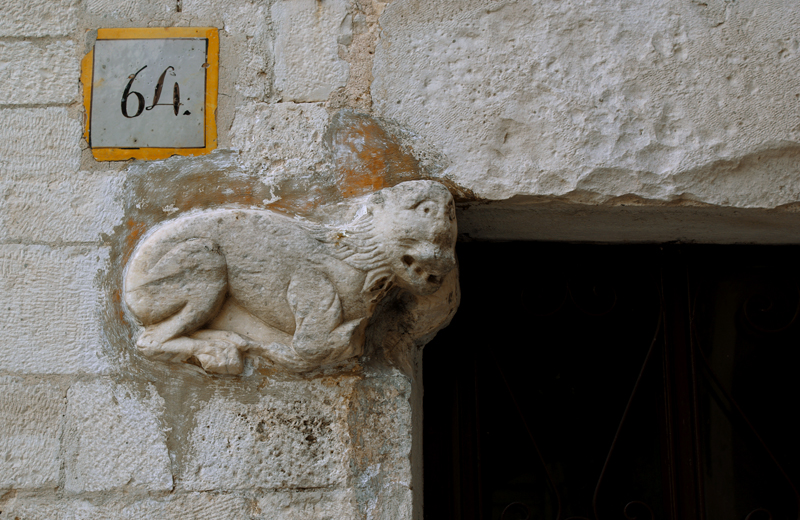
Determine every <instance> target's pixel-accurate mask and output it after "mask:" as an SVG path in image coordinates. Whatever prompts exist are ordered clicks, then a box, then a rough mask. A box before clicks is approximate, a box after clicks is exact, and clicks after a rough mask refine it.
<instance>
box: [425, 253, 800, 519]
mask: <svg viewBox="0 0 800 520" xmlns="http://www.w3.org/2000/svg"><path fill="white" fill-rule="evenodd" d="M459 257H460V262H461V269H462V289H463V300H462V308H461V309H460V310H459V313H458V314H457V316H456V318H455V319H454V321H453V323H452V325H451V326H450V327H449V328H448V329H446V330H445V331H443V332H442V333H440V335H439V336H438V337H437V338H436V339H435V340H434V342H432V343H431V344H430V345H428V346H427V347H426V351H425V359H424V387H425V402H424V406H425V412H424V452H425V453H424V458H425V492H424V497H425V516H426V518H431V519H434V518H435V519H441V518H454V519H476V520H477V519H481V520H488V519H500V520H517V519H531V520H533V519H543V520H569V519H572V520H578V519H580V520H605V519H627V520H633V519H637V520H650V519H652V520H661V519H664V520H667V519H669V520H701V519H702V520H733V519H742V520H744V519H746V520H762V519H763V520H767V519H774V520H779V519H792V520H796V519H798V518H800V495H798V491H797V486H798V482H800V448H798V442H797V439H798V438H800V428H798V426H797V425H796V424H797V423H798V422H799V421H797V420H796V419H795V416H796V415H798V411H797V410H796V408H797V405H798V404H799V403H800V377H798V376H797V375H796V374H797V371H798V368H800V363H799V362H800V323H798V320H797V317H798V314H800V289H798V279H800V276H798V275H797V274H796V271H797V266H798V265H800V248H796V247H779V248H775V247H773V248H770V247H742V246H736V247H730V246H578V245H554V244H532V243H517V244H485V243H484V244H463V245H461V246H460V249H459Z"/></svg>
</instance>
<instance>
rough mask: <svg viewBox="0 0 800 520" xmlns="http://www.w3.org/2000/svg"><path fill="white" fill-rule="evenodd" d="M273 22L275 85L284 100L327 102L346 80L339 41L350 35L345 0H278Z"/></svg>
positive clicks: (350, 36)
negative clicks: (321, 0) (323, 0)
mask: <svg viewBox="0 0 800 520" xmlns="http://www.w3.org/2000/svg"><path fill="white" fill-rule="evenodd" d="M272 19H273V23H274V25H275V33H276V36H275V88H276V89H277V90H278V92H279V94H280V95H281V96H282V99H283V101H299V102H313V101H325V100H327V99H328V96H329V95H330V93H331V92H333V91H334V90H336V89H337V88H339V87H343V86H344V85H345V84H346V83H347V76H348V71H349V67H348V65H347V62H345V61H344V60H343V59H341V58H339V41H340V40H342V41H345V42H347V41H349V39H352V24H351V18H350V16H349V15H348V14H347V2H346V1H345V0H326V1H325V2H319V1H317V0H279V1H277V2H275V3H274V4H272Z"/></svg>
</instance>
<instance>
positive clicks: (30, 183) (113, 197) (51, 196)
mask: <svg viewBox="0 0 800 520" xmlns="http://www.w3.org/2000/svg"><path fill="white" fill-rule="evenodd" d="M121 182H122V177H121V176H120V175H117V174H115V173H114V172H97V171H89V172H83V171H82V172H78V173H69V174H53V175H47V176H45V175H20V176H16V177H14V178H9V179H5V180H0V201H2V204H1V205H0V240H2V241H15V242H49V243H62V242H97V241H99V240H100V238H101V236H100V235H101V234H103V233H106V234H110V233H111V232H112V231H113V228H114V226H115V225H118V224H120V222H121V221H122V217H123V213H122V207H121V204H120V202H119V200H118V199H117V196H118V195H119V190H120V184H121Z"/></svg>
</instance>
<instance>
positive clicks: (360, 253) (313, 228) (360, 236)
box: [299, 211, 389, 272]
mask: <svg viewBox="0 0 800 520" xmlns="http://www.w3.org/2000/svg"><path fill="white" fill-rule="evenodd" d="M299 224H300V226H301V227H302V228H303V229H305V230H306V231H307V232H308V233H309V234H310V235H311V237H312V238H314V239H315V240H317V241H318V242H321V243H322V244H325V245H326V246H327V248H328V250H329V251H330V253H331V254H332V255H333V256H334V258H337V259H339V260H342V261H343V262H345V263H346V264H347V265H349V266H351V267H354V268H355V269H358V270H359V271H365V272H369V271H374V270H376V269H380V270H383V269H385V268H386V267H387V264H388V260H389V258H388V254H387V252H386V250H385V248H384V247H382V244H381V241H380V240H379V239H378V237H376V236H375V217H374V215H373V214H372V212H371V211H366V212H363V214H360V215H358V216H357V217H356V218H355V219H353V220H352V221H351V222H348V223H347V224H344V225H340V226H330V225H326V224H320V223H317V222H311V221H308V220H305V221H302V222H300V223H299Z"/></svg>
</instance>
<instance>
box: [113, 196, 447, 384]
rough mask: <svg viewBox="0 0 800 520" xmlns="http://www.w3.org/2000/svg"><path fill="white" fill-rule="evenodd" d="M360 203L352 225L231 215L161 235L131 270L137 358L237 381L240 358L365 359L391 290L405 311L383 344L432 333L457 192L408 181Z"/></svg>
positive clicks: (221, 212)
mask: <svg viewBox="0 0 800 520" xmlns="http://www.w3.org/2000/svg"><path fill="white" fill-rule="evenodd" d="M352 205H353V206H352V208H351V211H350V214H351V215H352V218H351V219H350V220H349V222H348V223H347V224H345V225H330V224H321V223H316V222H311V221H309V220H305V219H300V218H298V217H295V218H291V217H288V216H285V215H282V214H279V213H276V212H273V211H269V210H262V209H232V208H225V209H215V210H207V211H200V212H195V213H189V214H186V215H184V216H181V217H179V218H177V219H175V220H171V221H168V222H165V223H163V224H161V225H159V226H158V227H156V228H155V229H154V230H152V231H151V232H150V233H149V234H148V235H147V236H146V237H145V238H144V239H143V240H142V241H141V242H140V243H139V244H138V245H137V247H136V249H135V251H134V253H133V255H132V257H131V260H130V262H129V263H128V265H127V267H126V270H125V274H124V288H123V290H124V301H125V303H126V304H127V306H128V308H129V309H130V311H131V313H132V314H133V315H134V316H135V317H136V319H138V320H139V321H140V322H141V325H142V326H143V327H144V331H143V332H142V333H141V335H140V336H139V338H138V339H137V341H136V345H137V347H138V348H139V350H140V352H141V353H142V354H144V355H145V356H147V357H149V358H151V359H155V360H161V361H171V362H192V363H195V364H199V365H200V366H202V368H203V369H205V370H206V372H209V373H216V374H240V373H241V372H242V368H243V357H244V356H245V355H251V356H256V357H263V358H265V359H266V360H267V361H268V362H271V363H272V364H274V365H276V366H278V367H281V368H283V369H285V370H289V371H293V372H305V371H309V370H313V369H316V368H318V367H321V366H324V365H329V364H335V363H339V362H341V361H344V360H346V359H349V358H352V357H355V356H360V355H361V354H363V352H364V343H365V329H366V327H367V325H368V324H369V322H370V318H372V317H373V314H375V310H376V307H377V306H378V304H379V303H380V302H381V301H382V300H384V299H386V298H387V296H389V295H391V297H392V298H395V299H396V301H397V302H398V305H397V306H395V307H396V308H397V309H398V310H397V312H398V313H400V314H402V315H403V316H402V319H400V318H397V316H395V322H396V323H394V325H393V326H392V327H391V329H392V330H391V331H387V342H388V343H387V344H385V345H384V350H386V351H392V350H393V349H394V350H396V346H397V345H398V344H400V343H402V344H403V345H405V344H413V343H414V341H415V340H418V339H420V338H422V337H423V336H426V335H430V334H431V333H432V332H435V330H437V329H438V327H440V326H441V325H442V324H443V323H444V322H446V321H448V320H449V319H450V318H451V317H452V314H453V313H454V312H455V307H456V306H457V304H458V302H457V299H458V291H457V275H456V269H455V268H456V261H455V251H454V248H455V241H456V217H455V205H454V202H453V197H452V196H451V194H450V192H449V191H448V190H447V188H445V187H444V186H443V185H442V184H439V183H438V182H434V181H408V182H403V183H400V184H398V185H396V186H394V187H391V188H385V189H382V190H380V191H377V192H375V193H373V194H371V195H368V196H365V197H362V198H361V199H358V200H356V201H354V202H352ZM391 312H392V311H391V309H389V310H385V311H382V313H381V314H380V316H382V318H381V319H391V316H389V315H387V314H386V313H391ZM376 317H377V315H376ZM389 354H390V356H389V357H390V358H392V357H394V358H398V355H396V354H391V352H389ZM400 357H402V356H400ZM400 363H401V364H403V363H404V362H403V361H402V359H401V360H400Z"/></svg>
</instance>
